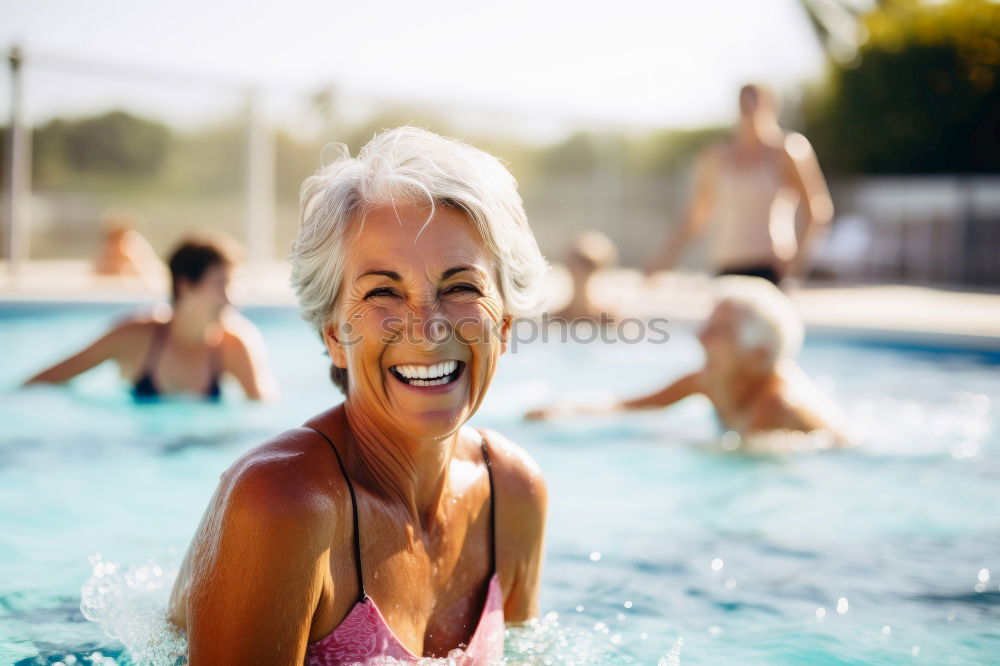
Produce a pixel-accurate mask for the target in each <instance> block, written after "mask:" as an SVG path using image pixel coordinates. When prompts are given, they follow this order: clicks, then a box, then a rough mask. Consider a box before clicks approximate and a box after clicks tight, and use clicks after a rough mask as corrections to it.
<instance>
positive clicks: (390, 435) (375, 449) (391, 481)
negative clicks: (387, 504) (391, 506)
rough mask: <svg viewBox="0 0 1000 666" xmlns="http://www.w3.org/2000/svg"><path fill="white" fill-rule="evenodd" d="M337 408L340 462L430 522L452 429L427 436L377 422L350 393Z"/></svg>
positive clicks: (451, 447)
mask: <svg viewBox="0 0 1000 666" xmlns="http://www.w3.org/2000/svg"><path fill="white" fill-rule="evenodd" d="M339 412H340V414H341V417H342V419H343V424H342V425H343V431H344V432H345V434H346V437H347V439H348V441H349V444H350V446H349V447H348V451H347V452H346V454H347V455H346V463H347V466H348V469H349V471H350V473H351V476H352V478H354V479H357V480H358V481H360V482H361V483H362V485H364V486H365V487H366V488H367V489H369V490H371V491H372V492H373V493H375V494H376V495H379V496H381V497H383V498H386V499H389V500H391V501H394V502H398V503H399V504H400V506H401V507H402V508H403V509H404V510H405V511H406V512H407V513H408V514H409V516H410V517H411V518H412V519H414V520H416V521H418V522H419V523H420V524H421V525H422V526H426V525H427V524H428V523H430V522H432V521H433V519H434V518H435V516H437V515H438V509H439V507H440V505H441V501H442V498H443V497H444V492H445V489H446V488H447V485H448V483H447V482H448V470H449V468H450V465H451V460H452V456H453V454H454V452H455V446H456V444H457V442H458V432H457V431H456V432H454V433H452V434H451V435H448V436H447V437H445V438H443V439H441V440H437V441H430V442H429V441H424V440H418V439H414V438H412V437H409V436H407V435H406V434H405V433H403V432H400V431H398V430H397V429H395V428H391V429H390V428H388V427H386V426H384V425H383V424H380V423H379V422H378V420H377V419H374V418H372V417H371V416H370V412H369V410H368V409H366V408H365V407H364V406H360V405H355V404H354V403H353V402H352V401H351V400H350V399H348V400H346V401H345V402H344V404H343V408H342V409H341V410H339Z"/></svg>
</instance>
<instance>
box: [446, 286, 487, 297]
mask: <svg viewBox="0 0 1000 666" xmlns="http://www.w3.org/2000/svg"><path fill="white" fill-rule="evenodd" d="M444 293H446V294H460V295H461V294H477V295H482V293H483V292H481V291H480V290H479V289H477V288H476V287H474V286H472V285H471V284H456V285H452V286H450V287H448V288H447V289H445V290H444Z"/></svg>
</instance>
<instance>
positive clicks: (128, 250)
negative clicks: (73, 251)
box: [94, 213, 163, 284]
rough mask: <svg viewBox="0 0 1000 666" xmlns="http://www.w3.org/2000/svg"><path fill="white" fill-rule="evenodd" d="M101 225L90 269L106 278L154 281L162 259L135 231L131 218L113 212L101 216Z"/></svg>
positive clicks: (159, 270)
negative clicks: (102, 217) (98, 240)
mask: <svg viewBox="0 0 1000 666" xmlns="http://www.w3.org/2000/svg"><path fill="white" fill-rule="evenodd" d="M103 227H104V236H103V238H102V239H101V247H100V250H99V251H98V254H97V257H96V258H95V260H94V272H95V273H97V274H98V275H103V276H108V277H120V278H138V279H139V280H141V281H142V282H144V283H146V284H151V283H153V282H155V280H156V278H158V277H159V276H160V274H161V272H162V271H163V262H161V261H160V258H159V257H157V256H156V252H155V251H154V250H153V248H152V246H151V245H150V244H149V241H147V240H146V238H145V237H144V236H143V235H142V234H140V233H139V232H138V231H136V230H135V227H134V220H133V219H132V218H131V217H129V216H127V215H124V214H121V213H118V214H113V215H110V216H108V217H107V218H105V220H104V222H103Z"/></svg>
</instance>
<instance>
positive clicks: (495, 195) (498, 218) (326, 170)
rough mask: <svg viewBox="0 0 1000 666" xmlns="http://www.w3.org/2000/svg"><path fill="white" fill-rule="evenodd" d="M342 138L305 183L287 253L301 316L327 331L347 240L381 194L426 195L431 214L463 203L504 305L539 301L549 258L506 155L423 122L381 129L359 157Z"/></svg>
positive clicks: (514, 311)
mask: <svg viewBox="0 0 1000 666" xmlns="http://www.w3.org/2000/svg"><path fill="white" fill-rule="evenodd" d="M335 148H336V149H337V151H338V152H339V156H338V158H337V159H336V160H335V161H334V162H333V163H331V164H329V165H327V166H325V167H323V168H322V169H320V170H319V171H318V172H317V173H316V174H315V175H313V176H310V177H309V178H306V180H305V182H303V183H302V190H301V193H300V195H299V206H300V211H299V233H298V237H297V238H296V239H295V243H294V244H293V245H292V251H291V254H290V255H289V261H290V262H291V264H292V287H293V289H294V290H295V294H296V296H297V297H298V299H299V306H300V308H301V312H302V317H303V318H304V319H305V320H306V321H308V322H309V323H311V324H312V325H313V327H315V329H316V330H317V332H318V333H319V334H320V336H322V335H323V327H324V326H325V325H326V324H327V323H328V320H329V317H330V315H331V314H332V313H333V311H334V309H335V308H336V306H337V303H338V300H339V297H340V289H341V281H342V278H343V271H344V249H345V247H346V243H345V242H344V241H345V239H346V238H347V235H348V233H349V232H350V230H351V229H352V228H354V227H356V226H357V225H355V224H354V223H355V222H357V221H358V220H361V219H363V218H364V215H365V214H366V213H367V212H368V211H369V210H371V209H372V208H373V207H375V206H378V205H383V204H404V203H411V204H412V203H416V204H427V205H429V206H430V207H431V209H432V212H431V215H433V208H434V207H435V206H441V205H443V206H450V207H453V208H456V209H458V210H461V211H463V212H464V213H465V214H466V215H467V216H468V218H469V222H470V223H471V224H472V226H473V228H474V229H475V230H476V232H477V233H478V234H479V236H480V238H481V239H482V241H483V244H484V246H485V247H486V250H487V251H488V252H489V254H490V256H491V257H492V258H493V263H494V266H495V278H496V280H497V285H498V287H499V289H500V295H501V298H502V300H503V304H504V308H505V310H506V314H509V315H512V316H516V315H522V314H526V313H528V312H529V311H531V310H532V309H533V308H534V307H535V306H536V305H537V303H538V300H539V299H538V297H539V289H540V287H541V284H540V283H541V280H540V278H541V276H542V274H543V273H544V272H545V270H546V268H547V266H546V263H545V259H544V258H543V257H542V253H541V252H540V251H539V249H538V243H537V242H536V241H535V236H534V234H533V233H532V232H531V228H530V227H529V226H528V219H527V216H526V215H525V213H524V205H523V203H522V201H521V196H520V195H519V194H518V192H517V181H516V180H514V177H513V176H512V175H511V173H510V172H509V171H508V170H507V169H506V168H505V167H504V165H503V164H502V163H501V162H500V160H498V159H497V158H496V157H494V156H492V155H490V154H488V153H486V152H483V151H482V150H479V149H478V148H474V147H472V146H470V145H468V144H466V143H462V142H461V141H456V140H454V139H448V138H445V137H442V136H438V135H437V134H434V133H433V132H428V131H427V130H423V129H418V128H416V127H399V128H396V129H392V130H386V131H383V132H381V133H379V134H376V135H375V137H374V138H372V140H371V141H369V142H368V144H367V145H365V147H364V148H362V149H361V152H360V153H358V156H357V157H355V158H352V157H351V156H350V153H349V152H348V149H347V146H345V145H343V144H335ZM428 220H430V216H428Z"/></svg>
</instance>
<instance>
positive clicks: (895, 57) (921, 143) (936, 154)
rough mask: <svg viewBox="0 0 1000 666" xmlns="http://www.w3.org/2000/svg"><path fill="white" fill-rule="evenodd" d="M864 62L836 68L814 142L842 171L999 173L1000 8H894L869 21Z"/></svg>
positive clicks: (965, 3)
mask: <svg viewBox="0 0 1000 666" xmlns="http://www.w3.org/2000/svg"><path fill="white" fill-rule="evenodd" d="M863 29H864V31H865V32H866V33H867V35H868V38H867V40H866V41H865V42H864V44H863V45H862V46H861V49H860V52H859V56H858V60H857V61H856V62H855V63H852V64H850V65H846V66H837V67H835V68H834V69H833V71H832V73H831V76H830V79H829V81H828V82H827V86H826V88H825V90H823V91H822V93H821V94H820V95H819V96H817V97H814V98H813V100H812V103H811V106H810V109H809V114H808V115H809V126H810V127H809V136H810V138H811V139H813V141H814V145H815V146H816V150H817V152H818V153H819V156H820V159H821V160H822V161H823V164H824V166H825V167H827V168H829V169H830V170H832V171H837V172H841V173H963V172H986V171H1000V92H998V90H1000V88H998V83H1000V4H996V3H993V2H989V1H988V0H952V1H951V2H946V3H933V4H931V3H928V2H920V1H918V0H895V1H890V2H885V3H882V5H881V6H880V7H879V8H877V9H875V10H873V11H871V12H870V13H868V14H867V15H865V16H864V17H863Z"/></svg>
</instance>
